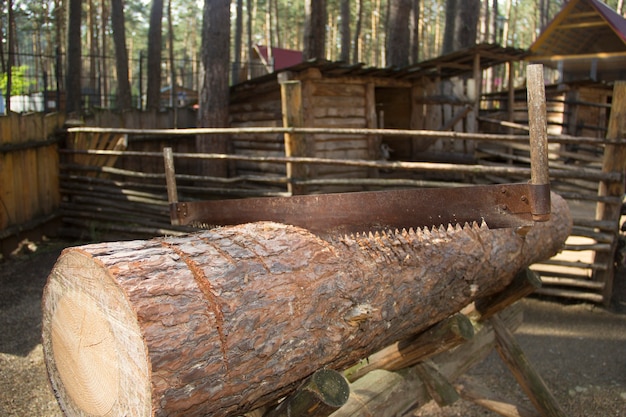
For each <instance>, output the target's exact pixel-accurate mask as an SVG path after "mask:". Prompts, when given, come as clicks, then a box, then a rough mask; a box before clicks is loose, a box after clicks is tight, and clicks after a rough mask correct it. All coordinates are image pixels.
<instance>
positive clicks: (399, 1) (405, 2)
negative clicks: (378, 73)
mask: <svg viewBox="0 0 626 417" xmlns="http://www.w3.org/2000/svg"><path fill="white" fill-rule="evenodd" d="M410 16H411V0H391V1H390V2H389V16H388V19H389V25H388V28H387V30H388V36H387V42H386V49H387V52H386V56H387V66H388V67H392V66H395V67H406V66H407V65H409V55H410V45H411V31H410V25H409V17H410Z"/></svg>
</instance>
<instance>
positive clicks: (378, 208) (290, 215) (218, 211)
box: [166, 143, 550, 234]
mask: <svg viewBox="0 0 626 417" xmlns="http://www.w3.org/2000/svg"><path fill="white" fill-rule="evenodd" d="M546 148H547V145H546V144H545V143H544V144H541V146H531V181H530V182H529V183H524V184H521V183H520V184H498V185H483V186H467V187H456V188H419V189H403V190H387V191H365V192H350V193H335V194H312V195H297V196H291V197H260V198H246V199H230V200H211V201H193V202H191V201H190V202H178V201H173V202H171V203H170V216H171V222H172V224H174V225H189V224H209V225H212V226H226V225H236V224H243V223H251V222H258V221H275V222H279V223H284V224H290V225H293V226H299V227H303V228H306V229H309V230H310V231H312V232H314V233H318V234H330V233H332V234H335V233H340V234H341V233H358V232H369V231H372V232H373V231H384V230H389V229H391V230H394V229H403V228H406V229H408V228H411V227H413V228H417V227H433V226H435V227H437V226H439V225H444V226H447V225H448V224H461V225H463V224H465V223H472V222H478V223H479V224H482V223H483V222H484V223H486V224H487V226H488V227H490V228H519V227H526V226H532V225H533V223H534V222H535V221H546V220H548V219H549V217H550V185H549V181H548V161H547V154H546V152H545V149H546ZM168 152H169V156H167V155H168ZM168 158H169V162H168ZM171 158H172V156H171V150H167V151H166V171H168V170H169V171H170V173H169V175H166V177H168V178H174V175H173V172H172V170H173V160H172V159H171ZM169 182H171V180H170V181H169ZM172 188H174V189H175V183H174V185H173V186H172V185H171V184H168V191H170V197H172V196H171V194H172V193H171V189H172ZM174 199H176V196H174Z"/></svg>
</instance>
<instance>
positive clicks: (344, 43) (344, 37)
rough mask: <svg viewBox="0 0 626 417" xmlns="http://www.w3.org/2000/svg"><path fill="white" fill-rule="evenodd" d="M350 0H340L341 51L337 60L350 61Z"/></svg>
mask: <svg viewBox="0 0 626 417" xmlns="http://www.w3.org/2000/svg"><path fill="white" fill-rule="evenodd" d="M351 41H352V39H350V0H341V53H340V56H339V60H340V61H343V62H345V63H349V62H350V42H351Z"/></svg>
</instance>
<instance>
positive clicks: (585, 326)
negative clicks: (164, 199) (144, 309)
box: [0, 242, 626, 417]
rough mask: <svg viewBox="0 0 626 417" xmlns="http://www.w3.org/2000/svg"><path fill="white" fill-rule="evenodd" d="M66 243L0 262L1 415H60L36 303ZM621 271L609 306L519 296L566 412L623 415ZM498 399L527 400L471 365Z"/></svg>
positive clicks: (502, 379)
mask: <svg viewBox="0 0 626 417" xmlns="http://www.w3.org/2000/svg"><path fill="white" fill-rule="evenodd" d="M67 245H69V244H68V243H67V242H47V243H44V244H42V245H39V247H34V246H33V245H31V247H30V250H28V251H27V252H31V253H27V254H21V255H18V256H15V257H12V258H11V259H5V260H2V261H0V329H1V331H0V416H2V417H5V416H7V417H8V416H19V417H29V416H36V417H43V416H46V417H53V416H54V417H56V416H62V413H61V412H60V410H59V408H58V406H57V403H56V400H55V398H54V396H53V394H52V392H51V390H50V388H49V385H48V380H47V375H46V370H45V365H44V360H43V354H42V349H41V342H40V337H41V336H40V334H41V310H40V301H41V294H42V290H43V286H44V285H45V281H46V278H47V275H48V273H49V271H50V270H51V268H52V266H53V264H54V262H55V260H56V259H57V257H58V255H59V253H60V251H61V250H62V249H63V247H65V246H67ZM625 281H626V274H624V273H623V272H621V273H620V274H619V275H618V278H617V280H616V291H615V297H614V301H613V303H612V305H611V308H609V309H604V308H601V307H598V306H594V305H590V304H584V303H583V304H580V303H564V302H553V301H549V300H545V299H537V298H533V299H529V300H525V301H523V308H524V324H523V325H522V326H521V327H520V328H519V329H518V331H517V332H516V337H517V340H518V341H519V343H520V345H521V346H522V348H523V349H524V351H525V353H526V355H527V357H528V358H529V360H530V362H531V363H532V364H533V365H534V366H535V368H536V369H537V370H538V371H539V373H540V374H541V376H542V377H543V379H544V380H545V382H546V384H547V385H548V387H550V389H551V390H552V392H553V394H554V396H555V397H556V399H557V401H558V402H559V404H560V405H561V407H562V408H563V410H564V411H565V414H566V415H567V416H571V417H578V416H581V417H582V416H585V417H613V416H616V417H617V416H626V282H625ZM470 376H472V377H474V378H477V379H480V381H481V382H482V383H483V384H484V385H487V386H488V387H490V388H491V389H492V391H494V392H495V393H497V394H498V395H499V396H501V397H502V398H505V399H507V400H513V401H517V402H519V403H523V404H526V405H527V406H528V407H531V406H530V403H529V402H528V400H527V399H526V398H525V397H524V395H523V394H522V393H521V391H520V389H519V387H518V386H517V384H516V382H515V380H514V379H513V377H512V376H511V374H510V372H509V371H508V369H507V368H505V367H504V366H503V365H502V362H501V361H500V359H499V357H498V356H497V354H495V353H494V354H492V355H491V356H490V357H489V358H487V360H485V361H484V362H483V363H482V364H480V365H478V366H477V367H475V368H474V369H472V370H471V372H470ZM414 415H415V416H416V417H426V416H431V417H452V416H463V417H478V416H481V417H489V416H497V414H495V413H493V412H489V411H486V410H485V409H483V408H480V407H478V406H475V405H473V404H470V403H468V402H465V401H463V400H460V401H458V402H457V403H455V404H454V405H452V406H450V407H446V408H443V409H441V408H439V407H438V406H437V405H436V404H434V403H432V402H431V403H429V404H427V405H425V406H424V407H422V408H420V409H419V410H418V411H416V412H415V414H414Z"/></svg>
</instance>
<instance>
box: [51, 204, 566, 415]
mask: <svg viewBox="0 0 626 417" xmlns="http://www.w3.org/2000/svg"><path fill="white" fill-rule="evenodd" d="M552 201H553V207H552V210H553V216H552V219H551V220H550V221H549V222H547V223H541V224H537V225H536V226H535V227H533V228H532V230H531V231H530V232H529V233H528V234H526V235H525V236H524V235H521V234H518V233H516V231H515V230H511V229H498V230H489V229H488V228H487V227H486V226H484V225H483V226H478V225H476V224H474V225H466V226H465V227H460V226H457V227H452V226H451V227H449V228H448V229H447V230H446V229H444V228H440V229H432V230H428V229H418V230H415V231H414V230H410V231H401V232H389V233H384V234H377V235H375V236H373V235H358V236H337V237H333V238H321V237H319V236H315V235H313V234H311V233H309V232H308V231H306V230H304V229H300V228H296V227H292V226H287V225H282V224H277V223H269V222H262V223H253V224H244V225H240V226H234V227H224V228H217V229H213V230H209V231H204V232H201V233H197V234H191V235H186V236H182V237H169V238H158V239H152V240H147V241H130V242H114V243H100V244H92V245H85V246H81V247H75V248H69V249H66V250H65V251H64V252H63V253H62V254H61V256H60V257H59V259H58V260H57V263H56V265H55V266H54V268H53V270H52V272H51V274H50V276H49V278H48V284H47V286H46V288H45V291H44V296H43V346H44V356H45V360H46V365H47V368H48V373H49V376H50V380H51V385H52V387H53V389H54V392H55V393H56V395H57V398H58V400H59V403H60V405H61V407H62V409H63V410H64V411H65V412H66V413H67V415H70V416H75V415H81V416H83V415H95V416H118V415H129V416H130V415H132V416H153V415H155V416H166V415H173V416H180V415H185V416H205V415H213V416H223V415H233V414H236V413H243V412H245V411H247V410H252V409H254V408H257V407H260V406H262V405H264V404H267V403H269V402H270V401H273V400H276V399H278V398H280V397H281V396H284V395H285V394H287V393H288V392H290V391H291V390H293V389H294V388H295V387H296V386H297V385H298V383H299V382H300V381H302V380H303V379H305V378H306V377H308V376H309V375H311V374H312V373H313V372H314V371H316V370H317V369H320V368H322V367H327V368H330V369H344V368H345V367H346V366H348V365H350V364H352V363H355V362H356V361H357V360H359V359H360V358H363V357H366V356H367V355H369V354H371V353H373V352H376V351H378V350H380V349H381V348H383V347H385V346H388V345H390V344H392V343H394V342H395V341H397V340H400V339H403V338H406V337H408V336H410V335H412V334H416V333H418V332H420V331H423V330H425V329H426V328H428V327H429V326H431V325H433V324H435V323H437V322H439V321H441V320H443V319H444V318H446V317H448V316H450V315H451V314H454V313H455V312H457V311H459V310H461V309H462V308H463V307H464V306H466V305H468V304H469V303H470V302H472V301H473V300H474V299H477V298H480V297H485V296H488V295H490V294H493V293H496V292H498V291H500V290H502V289H503V288H504V287H505V286H506V285H507V284H508V283H509V282H510V281H511V280H512V278H513V277H514V276H515V274H516V273H517V272H518V271H519V270H521V269H522V268H524V267H526V266H528V265H530V264H532V263H534V262H536V261H539V260H543V259H545V258H548V257H550V256H552V255H553V254H554V253H555V252H557V251H558V250H559V248H560V247H561V246H562V244H563V242H564V241H565V239H566V238H567V236H568V234H569V231H570V229H571V223H572V222H571V218H570V215H569V211H568V209H567V204H566V203H565V201H564V200H563V199H561V198H560V197H558V196H556V195H553V196H552Z"/></svg>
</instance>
